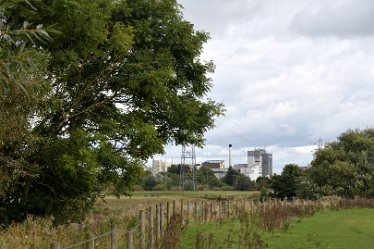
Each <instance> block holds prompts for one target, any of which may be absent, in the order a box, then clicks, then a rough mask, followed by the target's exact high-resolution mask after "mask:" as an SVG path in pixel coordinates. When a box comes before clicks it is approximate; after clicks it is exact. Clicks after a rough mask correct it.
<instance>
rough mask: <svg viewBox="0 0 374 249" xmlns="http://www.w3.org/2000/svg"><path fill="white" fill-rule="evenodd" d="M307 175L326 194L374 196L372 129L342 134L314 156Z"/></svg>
mask: <svg viewBox="0 0 374 249" xmlns="http://www.w3.org/2000/svg"><path fill="white" fill-rule="evenodd" d="M310 173H311V178H312V179H313V181H314V182H315V183H316V184H317V185H318V186H319V187H320V188H321V191H322V193H323V194H325V195H330V194H337V195H339V196H344V197H348V198H353V197H355V196H365V197H372V196H374V129H366V130H348V131H346V132H344V133H342V134H341V135H340V136H339V137H338V140H337V141H335V142H332V143H329V144H327V145H326V146H325V147H324V148H322V149H319V150H318V151H317V152H316V153H315V158H314V160H313V161H312V167H311V172H310Z"/></svg>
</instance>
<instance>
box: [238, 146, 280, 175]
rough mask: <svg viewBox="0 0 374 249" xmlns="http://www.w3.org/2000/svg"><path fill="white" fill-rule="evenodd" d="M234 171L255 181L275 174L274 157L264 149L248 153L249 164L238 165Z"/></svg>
mask: <svg viewBox="0 0 374 249" xmlns="http://www.w3.org/2000/svg"><path fill="white" fill-rule="evenodd" d="M234 169H236V170H238V171H239V172H240V173H242V174H244V175H246V176H248V177H249V178H251V180H253V181H255V180H256V179H257V178H258V177H260V176H271V175H272V174H273V155H272V154H270V153H267V152H266V150H264V149H254V150H251V151H248V152H247V164H237V165H235V166H234Z"/></svg>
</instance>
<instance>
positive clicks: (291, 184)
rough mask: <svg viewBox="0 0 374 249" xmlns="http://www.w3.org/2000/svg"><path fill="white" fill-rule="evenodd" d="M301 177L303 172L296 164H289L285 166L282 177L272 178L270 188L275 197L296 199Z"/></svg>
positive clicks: (274, 176) (275, 176)
mask: <svg viewBox="0 0 374 249" xmlns="http://www.w3.org/2000/svg"><path fill="white" fill-rule="evenodd" d="M301 176H302V171H301V170H300V168H299V167H298V166H297V165H296V164H287V165H286V166H284V168H283V170H282V173H281V174H280V175H277V174H274V175H273V176H272V177H271V181H270V188H271V189H272V190H273V195H274V197H277V198H286V197H287V198H292V197H296V195H297V190H298V188H299V184H300V182H301Z"/></svg>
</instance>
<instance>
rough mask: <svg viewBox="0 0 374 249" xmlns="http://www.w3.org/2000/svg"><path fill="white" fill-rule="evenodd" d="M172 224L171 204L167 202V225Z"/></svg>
mask: <svg viewBox="0 0 374 249" xmlns="http://www.w3.org/2000/svg"><path fill="white" fill-rule="evenodd" d="M169 223H170V203H169V202H166V224H167V225H169Z"/></svg>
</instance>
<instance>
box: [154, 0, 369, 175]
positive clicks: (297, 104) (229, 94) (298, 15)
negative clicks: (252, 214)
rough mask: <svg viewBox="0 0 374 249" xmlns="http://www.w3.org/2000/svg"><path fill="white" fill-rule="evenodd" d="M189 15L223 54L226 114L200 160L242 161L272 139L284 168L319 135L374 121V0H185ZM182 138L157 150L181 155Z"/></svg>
mask: <svg viewBox="0 0 374 249" xmlns="http://www.w3.org/2000/svg"><path fill="white" fill-rule="evenodd" d="M179 3H180V4H182V5H183V6H184V9H183V13H184V17H185V19H186V20H188V21H190V22H191V23H193V24H194V25H195V29H196V30H204V31H206V32H209V33H210V36H211V39H210V40H209V41H208V43H207V44H206V45H205V49H204V53H203V55H202V58H203V59H205V60H213V61H214V63H215V65H216V71H215V73H214V74H212V75H211V76H210V77H211V78H212V80H213V84H214V86H213V88H212V91H211V92H210V94H209V97H210V98H212V99H214V100H216V101H218V102H221V103H224V104H225V108H226V110H227V111H226V114H225V117H221V118H219V119H217V120H216V128H215V129H214V130H212V131H210V132H208V133H207V134H206V146H205V147H204V148H203V149H197V150H196V157H197V158H196V159H197V163H202V162H203V161H205V160H207V159H223V160H225V162H226V165H228V144H229V143H231V144H233V163H234V164H237V163H245V162H246V151H248V150H251V149H253V148H254V147H256V148H257V147H261V148H266V150H267V151H268V152H270V153H272V154H273V165H274V171H275V172H278V173H279V172H281V171H282V168H283V166H284V165H285V164H287V163H296V164H299V165H301V166H304V165H308V164H309V163H310V161H311V160H312V159H313V150H314V149H316V145H315V144H316V143H318V140H319V138H322V140H323V141H324V142H326V141H333V140H335V139H336V137H337V136H338V135H339V134H340V133H342V132H344V131H346V130H347V129H350V128H352V129H355V128H360V129H363V128H367V127H372V124H373V121H374V115H373V114H372V112H373V111H374V83H373V82H374V1H372V0H329V1H326V0H230V1H228V0H200V1H198V0H179ZM180 157H181V148H180V147H172V146H168V147H167V148H166V152H165V154H164V155H157V156H155V157H154V158H155V159H166V160H169V161H171V160H173V162H174V163H180Z"/></svg>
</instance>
